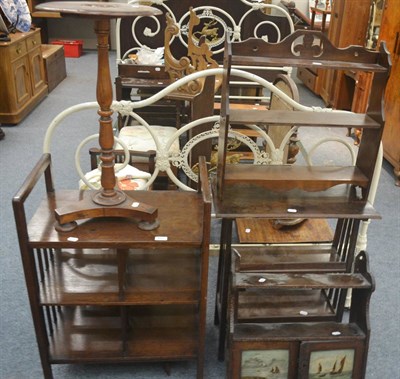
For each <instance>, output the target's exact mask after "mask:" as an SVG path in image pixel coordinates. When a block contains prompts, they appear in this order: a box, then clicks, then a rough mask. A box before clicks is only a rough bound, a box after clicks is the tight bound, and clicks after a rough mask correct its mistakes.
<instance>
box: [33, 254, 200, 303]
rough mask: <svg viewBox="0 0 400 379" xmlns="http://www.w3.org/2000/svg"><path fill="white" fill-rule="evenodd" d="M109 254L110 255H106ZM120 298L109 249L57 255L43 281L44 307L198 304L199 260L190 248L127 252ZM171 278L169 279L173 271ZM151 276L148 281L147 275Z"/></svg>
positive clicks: (115, 255) (116, 276)
mask: <svg viewBox="0 0 400 379" xmlns="http://www.w3.org/2000/svg"><path fill="white" fill-rule="evenodd" d="M107 250H110V251H107ZM128 254H129V255H128V258H127V272H126V275H125V276H126V278H125V281H124V292H125V293H124V296H123V297H122V298H121V296H119V288H118V268H117V252H116V251H112V250H111V249H97V250H96V249H91V250H84V249H77V250H73V249H68V250H67V249H62V250H61V251H55V252H54V253H53V255H52V260H51V262H50V264H49V268H48V270H47V273H46V275H45V276H44V278H43V279H42V282H41V296H40V303H41V304H43V305H56V304H59V305H73V304H86V305H89V304H92V305H96V304H98V303H99V302H100V303H102V304H103V305H123V304H132V305H135V304H136V305H137V304H153V303H162V304H197V303H198V298H199V286H200V283H199V265H200V262H199V256H200V251H198V252H197V254H193V251H192V250H191V249H182V248H181V249H174V251H173V252H171V251H170V250H169V249H157V250H154V251H151V250H150V251H146V250H144V249H136V250H133V249H130V250H129V253H128ZM172 271H173V272H174V275H173V276H171V272H172ZM149 272H150V273H151V276H149V275H148V273H149Z"/></svg>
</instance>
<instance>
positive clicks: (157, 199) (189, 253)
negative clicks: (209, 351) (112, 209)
mask: <svg viewBox="0 0 400 379" xmlns="http://www.w3.org/2000/svg"><path fill="white" fill-rule="evenodd" d="M50 166H51V158H50V155H49V154H44V155H43V156H42V158H41V159H40V161H39V162H38V164H37V165H36V167H35V168H34V170H33V171H32V173H31V174H30V175H29V176H28V178H27V179H26V181H25V183H24V184H23V186H22V187H21V189H20V190H19V191H18V193H17V194H16V195H15V197H14V199H13V206H14V211H15V217H16V224H17V228H18V235H19V242H20V249H21V256H22V261H23V267H24V272H25V278H26V282H27V289H28V294H29V300H30V304H31V309H32V314H33V322H34V325H35V331H36V336H37V340H38V346H39V352H40V357H41V361H42V367H43V371H44V377H45V378H52V377H53V375H52V369H51V365H52V364H56V363H123V362H125V363H126V362H137V361H156V362H163V361H164V362H170V361H179V360H195V361H197V377H198V378H202V377H203V361H204V349H205V325H206V324H205V322H206V320H205V317H206V306H207V278H208V252H209V234H210V219H211V215H210V212H211V197H210V192H209V183H208V179H207V171H206V168H205V163H204V162H203V163H202V164H201V172H202V174H200V176H201V180H200V182H199V183H200V187H199V190H198V191H197V192H196V191H193V192H188V191H187V192H185V191H134V196H135V199H136V200H137V201H141V202H142V201H144V202H148V203H151V204H153V205H154V206H156V207H157V208H158V217H159V221H160V226H159V227H158V228H157V229H156V230H151V231H146V230H142V229H140V228H139V227H138V219H135V218H132V217H130V218H129V217H128V218H121V217H106V218H92V219H87V220H84V221H82V222H79V225H78V226H77V228H75V230H73V231H71V232H59V231H57V230H56V229H55V228H54V223H55V215H54V209H55V207H56V206H58V205H63V204H68V203H70V202H73V201H78V200H80V199H82V198H85V197H88V196H90V191H77V190H76V191H75V190H55V189H54V187H53V183H52V178H51V168H50ZM43 177H45V179H46V196H45V198H44V200H43V201H42V202H41V204H40V205H39V207H38V209H37V210H36V212H35V213H34V215H33V217H32V218H31V219H30V221H29V222H27V216H26V209H25V208H26V204H25V203H26V202H27V200H30V199H29V195H30V193H31V191H32V189H34V187H35V186H36V184H37V183H38V182H40V181H42V178H43ZM204 180H205V181H204ZM132 192H133V191H132ZM130 194H131V195H133V194H132V193H130ZM177 204H185V212H182V210H181V208H180V207H178V206H177Z"/></svg>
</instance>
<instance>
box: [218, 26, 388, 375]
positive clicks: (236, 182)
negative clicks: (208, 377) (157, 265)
mask: <svg viewBox="0 0 400 379" xmlns="http://www.w3.org/2000/svg"><path fill="white" fill-rule="evenodd" d="M235 65H240V66H247V65H258V66H263V65H264V66H279V65H288V66H293V67H318V68H324V69H326V68H328V69H331V68H334V69H338V70H350V69H351V70H355V71H366V72H372V73H373V75H374V77H373V82H372V91H371V96H370V99H369V106H368V110H367V112H366V113H365V114H355V113H352V112H341V111H332V110H330V109H316V108H314V109H304V110H301V108H300V110H297V109H296V110H288V111H281V110H259V109H257V110H237V109H233V108H232V109H231V108H230V100H229V81H230V80H231V67H232V66H235ZM389 72H390V58H389V55H388V53H387V51H386V49H385V47H384V45H383V46H381V49H380V51H379V52H377V51H371V50H367V49H365V48H363V47H360V46H350V47H348V48H346V49H338V48H336V47H334V46H333V45H332V44H331V43H330V41H329V40H328V39H327V38H326V36H324V35H323V34H322V33H320V32H317V31H301V30H298V31H296V32H295V33H293V34H291V35H290V36H288V37H286V38H285V39H284V40H283V41H282V42H280V43H276V44H274V43H268V42H266V41H263V40H261V39H248V40H247V41H244V42H232V43H230V42H226V44H225V55H224V73H223V83H222V99H221V117H220V130H219V139H218V167H217V175H216V176H215V178H213V181H212V190H213V201H214V208H215V212H216V216H217V217H220V218H221V219H222V231H221V244H220V246H221V247H220V255H219V258H220V261H219V270H218V283H217V294H216V304H215V323H216V324H217V325H218V326H219V359H220V360H223V359H225V352H226V347H228V350H229V352H228V354H229V357H230V360H229V361H228V372H229V373H230V374H229V375H232V376H229V377H230V378H246V377H248V376H250V377H252V375H248V374H246V375H245V374H243V375H242V376H240V375H239V374H238V373H235V374H234V373H233V372H232V371H231V370H233V371H235V370H237V365H238V362H237V360H235V359H236V358H237V356H235V354H236V353H235V351H236V350H235V347H234V346H235V341H236V339H237V340H238V341H239V340H240V339H241V338H242V339H243V341H247V342H246V350H252V348H253V349H255V350H257V349H258V348H257V347H256V346H257V344H262V343H266V342H267V341H269V342H268V343H270V344H272V345H271V346H272V348H275V349H278V348H279V346H283V345H285V344H287V341H288V340H290V338H293V339H296V338H297V337H296V333H297V332H296V329H298V328H301V327H302V326H301V323H306V324H307V323H311V322H313V323H319V322H337V323H341V322H342V321H343V316H344V313H345V298H346V293H347V290H348V289H349V288H351V287H352V286H354V287H358V286H359V285H361V282H363V280H361V281H360V279H361V278H357V277H356V276H354V275H353V274H354V269H353V267H354V261H355V259H356V258H355V255H356V254H355V253H356V249H355V247H356V241H357V237H358V231H359V225H360V221H365V220H369V219H375V218H379V217H380V216H379V214H378V213H377V211H376V210H375V209H374V207H373V205H372V204H371V203H370V202H369V199H368V197H369V192H370V188H371V183H372V180H373V176H374V170H375V165H376V161H377V157H378V151H379V148H380V143H381V137H382V132H383V127H384V117H383V114H382V110H383V108H382V103H383V101H382V99H383V94H384V90H385V86H386V82H387V79H388V76H389ZM235 124H241V125H242V124H249V125H250V124H255V125H268V124H273V125H277V126H278V127H279V125H282V126H285V125H293V126H295V127H297V128H298V129H299V130H300V131H301V127H311V128H313V127H319V128H320V127H326V128H337V127H341V128H346V127H349V128H353V127H356V128H361V129H362V130H363V138H362V141H361V144H360V146H359V148H358V152H357V156H356V159H355V163H354V164H350V165H347V166H328V165H310V164H308V165H301V164H291V165H260V164H229V163H227V161H226V156H227V144H228V134H229V131H230V128H231V127H234V125H235ZM238 218H255V219H257V218H266V219H297V218H300V219H330V220H331V221H332V223H333V224H334V225H335V227H334V229H335V230H334V236H333V239H332V241H331V243H328V244H324V245H318V244H311V245H310V244H308V245H307V244H296V243H291V244H288V245H287V246H276V245H274V244H270V245H266V246H261V247H260V246H258V247H255V246H251V245H250V246H248V245H243V246H239V247H237V248H236V246H235V249H234V248H233V247H232V233H233V222H234V220H235V219H238ZM235 254H237V256H238V257H240V261H241V264H240V270H239V269H238V270H237V272H236V271H235V267H234V265H233V263H232V256H234V255H235ZM242 271H243V272H242ZM260 275H265V278H266V284H268V283H269V285H270V286H272V287H274V285H273V284H274V283H275V288H274V289H273V290H271V291H272V292H271V291H269V292H268V291H267V292H265V293H261V294H260V291H259V290H260V288H259V287H262V285H259V284H257V283H256V284H255V283H253V282H252V281H253V280H255V279H256V278H257V277H259V276H260ZM310 275H311V277H310ZM313 275H314V277H313ZM331 279H332V280H331ZM333 279H334V280H333ZM314 280H315V281H314ZM311 282H312V283H313V284H312V285H311V287H313V285H315V288H314V290H312V291H309V290H306V291H305V292H302V290H303V289H307V288H308V289H309V286H310V283H311ZM317 283H319V284H317ZM363 283H364V282H363ZM364 284H365V285H366V287H368V288H369V289H370V290H371V288H372V285H371V283H370V282H369V281H366V282H365V283H364ZM264 286H265V285H264ZM250 287H257V288H256V290H254V291H253V289H251V290H250ZM361 287H363V286H362V285H361ZM317 289H318V291H317ZM288 290H289V292H291V295H290V296H289V297H287V291H288ZM294 290H295V291H294ZM361 291H362V290H361ZM293 293H296V295H293ZM326 294H329V295H326ZM331 296H332V297H331ZM299 299H301V301H300V303H303V304H306V305H307V307H308V308H310V310H309V311H308V312H306V314H307V316H302V313H299V311H301V308H299V307H300V305H299ZM333 299H334V300H333ZM354 304H356V305H354ZM354 304H353V305H352V307H358V306H360V304H358V303H357V302H355V303H354ZM360 307H361V306H360ZM358 311H360V312H361V311H362V309H361V308H359V309H356V308H354V309H351V312H353V314H355V313H356V312H358ZM294 314H295V316H294ZM364 317H365V318H368V315H367V314H365V315H364ZM252 322H255V323H257V322H258V323H259V326H257V327H256V329H254V330H255V331H251V328H249V327H248V326H246V325H245V324H246V323H252ZM242 324H243V325H242ZM277 324H279V328H278V329H279V333H281V334H282V335H283V336H284V338H283V337H282V338H280V337H279V336H278V334H279V333H278V332H276V333H275V334H274V332H273V330H274V328H277V326H276V325H277ZM290 325H292V326H290ZM307 325H311V324H307ZM317 325H319V326H316V325H314V326H308V327H307V328H311V330H312V329H313V328H316V329H315V330H319V329H318V328H320V327H321V325H322V324H317ZM257 328H258V329H257ZM263 328H265V330H269V329H270V330H272V332H271V333H270V332H267V331H266V332H265V335H266V337H265V339H264V340H263V335H264V334H263V332H262V330H264V329H263ZM291 328H292V329H291ZM278 329H276V330H278ZM257 330H259V331H260V333H261V334H259V335H258V334H257V333H258V332H257ZM246 331H247V332H248V333H249V334H248V336H247V337H246V334H245V333H247V332H246ZM268 333H270V334H268ZM272 334H273V336H272ZM317 334H318V333H316V334H315V335H314V337H315V339H318V337H316V336H317ZM239 335H240V337H239ZM363 335H364V337H365V334H363ZM268 336H272V337H271V338H270V337H268ZM286 337H287V338H286ZM364 337H363V338H364ZM246 338H247V339H248V340H246ZM299 338H300V337H299ZM300 339H301V338H300ZM310 339H312V338H310ZM350 339H351V338H350ZM327 340H329V338H327ZM262 341H263V342H262ZM278 341H280V342H278ZM314 342H315V341H314ZM331 342H332V341H331ZM282 343H283V345H282ZM332 343H333V342H332ZM274 344H275V345H274ZM365 346H367V344H366V345H364V347H365ZM286 348H287V345H285V349H286ZM232 349H233V350H232ZM232 354H233V355H232ZM291 354H292V353H291ZM293 354H294V353H293ZM234 357H236V358H234ZM364 358H366V355H364ZM253 363H254V362H253ZM363 364H365V361H364V363H363ZM232 365H233V366H232ZM235 367H236V368H235ZM360 370H361V369H360ZM271 372H273V371H271ZM291 372H292V374H290V375H289V376H288V378H292V377H293V378H298V377H301V378H309V376H307V375H305V374H304V375H303V376H296V374H294V373H293V372H294V371H291ZM359 372H362V370H361V371H359ZM360 375H361V374H357V376H354V377H362V376H360Z"/></svg>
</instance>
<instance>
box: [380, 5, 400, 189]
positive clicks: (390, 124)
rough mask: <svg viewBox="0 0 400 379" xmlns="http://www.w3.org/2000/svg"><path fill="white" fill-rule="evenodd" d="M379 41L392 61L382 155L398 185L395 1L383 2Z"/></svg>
mask: <svg viewBox="0 0 400 379" xmlns="http://www.w3.org/2000/svg"><path fill="white" fill-rule="evenodd" d="M379 41H386V44H387V48H388V50H389V52H390V55H391V59H392V71H391V73H390V78H389V81H388V84H387V87H386V93H385V119H386V120H385V129H384V131H383V154H384V157H385V159H387V160H388V161H389V162H390V164H391V165H392V166H393V168H394V173H395V175H396V178H397V181H396V184H397V185H400V92H399V88H400V7H399V4H398V2H397V1H396V0H386V1H385V5H384V10H383V18H382V22H381V29H380V33H379Z"/></svg>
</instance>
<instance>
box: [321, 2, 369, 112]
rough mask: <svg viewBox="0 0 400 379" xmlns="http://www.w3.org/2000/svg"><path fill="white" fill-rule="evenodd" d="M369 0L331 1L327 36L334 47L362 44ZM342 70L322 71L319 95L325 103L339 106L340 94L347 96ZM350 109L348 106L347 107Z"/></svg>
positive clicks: (335, 106) (365, 30)
mask: <svg viewBox="0 0 400 379" xmlns="http://www.w3.org/2000/svg"><path fill="white" fill-rule="evenodd" d="M370 6H371V1H370V0H357V1H345V0H336V1H333V2H332V14H331V20H330V23H329V30H328V38H329V40H330V41H331V42H332V43H333V45H334V46H336V47H347V46H350V45H358V46H364V45H365V39H366V35H367V28H368V21H369V13H370ZM343 80H344V72H343V71H340V70H326V71H323V72H322V76H321V88H320V93H319V94H320V95H321V97H322V98H323V100H324V102H325V104H327V105H330V106H333V107H334V108H338V109H340V108H339V106H338V105H339V103H340V101H341V97H342V96H347V94H346V87H345V86H343ZM347 109H349V110H350V108H347Z"/></svg>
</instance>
